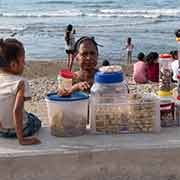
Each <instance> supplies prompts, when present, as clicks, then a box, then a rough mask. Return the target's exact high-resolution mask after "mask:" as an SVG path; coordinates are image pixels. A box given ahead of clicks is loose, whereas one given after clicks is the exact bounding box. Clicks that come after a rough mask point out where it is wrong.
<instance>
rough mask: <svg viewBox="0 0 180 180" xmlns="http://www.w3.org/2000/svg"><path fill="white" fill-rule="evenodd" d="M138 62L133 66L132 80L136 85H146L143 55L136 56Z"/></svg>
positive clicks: (145, 68) (145, 67)
mask: <svg viewBox="0 0 180 180" xmlns="http://www.w3.org/2000/svg"><path fill="white" fill-rule="evenodd" d="M137 58H138V62H136V63H135V64H134V65H133V80H134V81H135V82H136V83H146V82H147V75H146V73H147V65H146V63H145V62H144V61H145V55H144V53H142V52H140V53H139V54H138V56H137Z"/></svg>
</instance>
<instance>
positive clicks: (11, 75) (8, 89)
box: [0, 36, 99, 145]
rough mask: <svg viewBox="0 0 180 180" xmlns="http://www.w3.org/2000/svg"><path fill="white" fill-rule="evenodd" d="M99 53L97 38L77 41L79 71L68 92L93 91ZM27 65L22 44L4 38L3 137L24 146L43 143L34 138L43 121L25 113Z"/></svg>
mask: <svg viewBox="0 0 180 180" xmlns="http://www.w3.org/2000/svg"><path fill="white" fill-rule="evenodd" d="M70 41H71V40H70ZM69 52H71V51H70V49H69V51H68V53H69ZM98 54H99V53H98V46H97V43H96V41H95V40H94V38H91V37H87V36H84V37H81V38H80V39H79V40H78V41H76V43H75V44H74V50H73V56H75V58H76V60H77V63H78V66H79V71H77V72H75V73H74V77H73V86H72V88H71V89H69V91H68V93H69V94H70V93H72V92H74V91H81V90H82V91H89V90H90V88H91V86H92V84H93V78H94V74H95V72H96V71H97V69H96V65H97V61H98ZM24 65H25V49H24V46H23V44H22V43H21V42H20V41H18V40H17V39H13V38H10V39H5V40H3V39H1V40H0V82H1V83H0V103H1V108H0V136H1V137H6V138H15V137H17V139H18V141H19V143H20V144H22V145H32V144H39V143H40V140H39V139H38V138H36V137H34V136H33V135H34V134H35V133H36V132H37V131H38V130H39V129H40V127H41V121H40V120H39V119H38V117H36V116H35V115H33V114H31V113H28V112H26V111H25V110H24V102H25V101H26V100H30V99H31V93H30V88H29V84H28V81H27V80H26V79H25V78H24V77H22V73H23V70H24ZM70 66H71V65H70Z"/></svg>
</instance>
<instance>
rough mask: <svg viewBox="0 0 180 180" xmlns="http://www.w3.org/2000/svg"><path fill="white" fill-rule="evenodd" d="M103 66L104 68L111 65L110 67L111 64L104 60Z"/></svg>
mask: <svg viewBox="0 0 180 180" xmlns="http://www.w3.org/2000/svg"><path fill="white" fill-rule="evenodd" d="M102 65H103V66H109V65H110V63H109V61H108V60H104V61H103V62H102Z"/></svg>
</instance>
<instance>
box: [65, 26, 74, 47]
mask: <svg viewBox="0 0 180 180" xmlns="http://www.w3.org/2000/svg"><path fill="white" fill-rule="evenodd" d="M72 29H73V26H72V25H71V24H68V25H67V27H66V32H65V41H66V42H67V44H68V45H69V41H70V33H71V31H72Z"/></svg>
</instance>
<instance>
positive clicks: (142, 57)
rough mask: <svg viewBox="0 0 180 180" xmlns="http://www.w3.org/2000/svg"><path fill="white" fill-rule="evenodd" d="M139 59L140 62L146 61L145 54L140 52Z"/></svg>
mask: <svg viewBox="0 0 180 180" xmlns="http://www.w3.org/2000/svg"><path fill="white" fill-rule="evenodd" d="M137 58H138V60H140V61H144V58H145V54H144V53H143V52H140V53H139V54H138V55H137Z"/></svg>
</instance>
